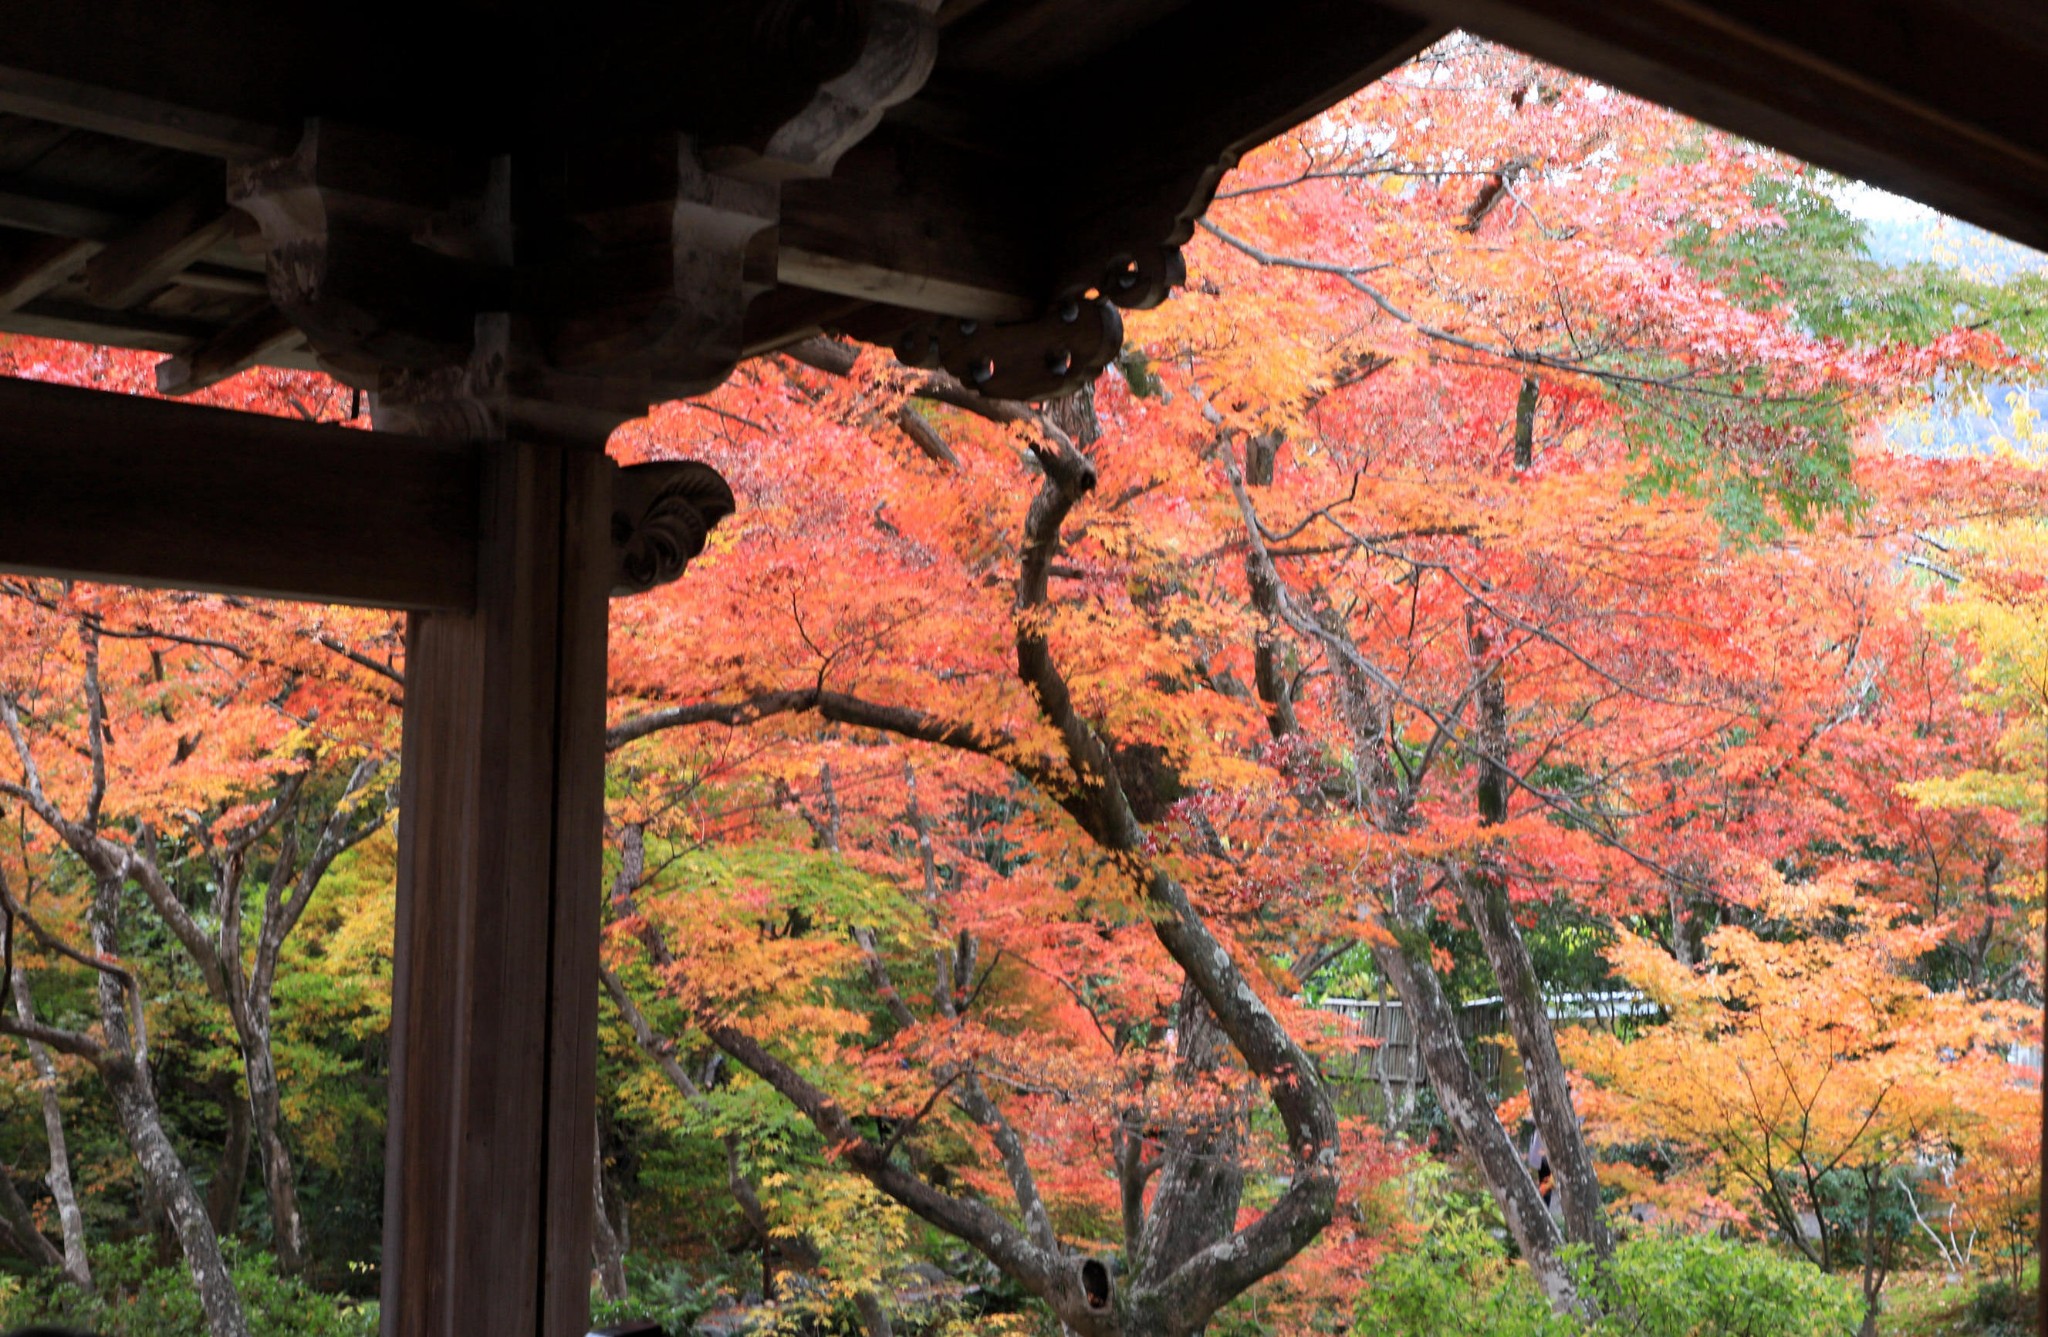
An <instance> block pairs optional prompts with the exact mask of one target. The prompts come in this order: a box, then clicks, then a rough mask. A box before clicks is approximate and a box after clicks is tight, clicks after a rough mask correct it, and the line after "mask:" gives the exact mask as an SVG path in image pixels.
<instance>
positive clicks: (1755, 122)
mask: <svg viewBox="0 0 2048 1337" xmlns="http://www.w3.org/2000/svg"><path fill="white" fill-rule="evenodd" d="M1395 3H1398V4H1399V5H1401V7H1403V8H1405V9H1409V10H1412V11H1415V12H1417V13H1421V14H1425V15H1427V16H1428V17H1430V18H1433V19H1436V20H1438V21H1439V22H1445V23H1452V24H1456V25H1457V26H1459V27H1461V28H1466V29H1468V30H1470V31H1472V32H1476V33H1480V34H1482V35H1484V36H1486V37H1490V38H1492V39H1493V40H1495V41H1498V42H1504V43H1506V44H1508V45H1510V46H1513V47H1516V48H1518V49H1520V50H1523V51H1526V52H1528V53H1529V54H1530V55H1532V56H1536V57H1537V58H1539V59H1542V60H1547V61H1550V62H1552V63H1554V64H1557V65H1562V66H1565V67H1566V68H1568V69H1572V70H1576V71H1578V72H1579V73H1581V74H1585V75H1589V76H1591V77H1593V78H1595V79H1599V80H1601V81H1603V82H1605V83H1609V84H1612V85H1613V86H1614V87H1616V88H1620V89H1623V90H1624V91H1626V92H1630V93H1634V94H1635V95H1636V96H1638V97H1642V98H1647V99H1649V100H1651V101H1654V102H1661V103H1664V104H1665V105H1667V106H1670V107H1674V108H1676V109H1677V110H1679V111H1682V112H1684V113H1686V114H1687V115H1689V116H1696V117H1698V118H1699V119H1701V120H1703V121H1706V122H1708V123H1710V124H1713V125H1717V126H1720V127H1721V128H1722V129H1724V130H1731V131H1734V132H1735V133H1737V134H1740V135H1743V136H1745V137H1747V138H1750V139H1754V140H1757V141H1758V142H1760V143H1764V144H1769V145H1771V146H1772V147H1773V148H1777V149H1782V150H1784V151H1785V152H1787V153H1792V154H1796V155H1798V156H1799V157H1802V158H1805V159H1807V160H1808V161H1810V162H1814V163H1817V164H1819V165H1820V166H1822V167H1826V168H1828V169H1830V170H1832V171H1836V172H1841V173H1844V174H1845V175H1848V176H1851V177H1855V178H1858V179H1860V180H1864V181H1869V182H1872V183H1874V184H1876V185H1879V186H1883V187H1884V188H1885V189H1887V190H1891V191H1896V192H1897V193H1899V194H1901V195H1908V196H1911V197H1912V198H1914V199H1918V200H1921V201H1923V202H1925V203H1927V204H1930V205H1933V206H1934V207H1935V208H1937V209H1941V210H1943V211H1945V212H1947V213H1950V214H1954V215H1955V216H1957V217H1959V218H1962V219H1965V220H1966V221H1968V222H1972V223H1975V224H1977V225H1978V226H1980V227H1986V228H1990V229H1992V230H1993V231H1995V232H2000V233H2003V234H2004V235H2006V236H2008V237H2011V238H2013V239H2014V240H2016V241H2020V242H2024V243H2026V244H2027V245H2030V246H2036V247H2044V246H2048V138H2044V136H2043V135H2042V132H2041V110H2040V107H2041V93H2040V82H2041V70H2042V69H2043V67H2044V66H2048V15H2044V12H2043V10H2042V9H2041V7H2040V5H2039V4H2038V3H2036V0H1800V3H1797V4H1786V3H1783V0H1629V3H1627V4H1614V3H1611V0H1395Z"/></svg>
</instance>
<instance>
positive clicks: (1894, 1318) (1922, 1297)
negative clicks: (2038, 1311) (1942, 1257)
mask: <svg viewBox="0 0 2048 1337" xmlns="http://www.w3.org/2000/svg"><path fill="white" fill-rule="evenodd" d="M2036 1297H2037V1292H2033V1291H2029V1292H2027V1293H2026V1294H2024V1295H2022V1296H2021V1297H2019V1302H2018V1304H2016V1305H2013V1304H2010V1303H2008V1304H1999V1303H1996V1302H1995V1301H1988V1299H1987V1296H1986V1290H1985V1288H1984V1287H1983V1286H1982V1285H1981V1284H1978V1283H1975V1282H1970V1281H1952V1280H1950V1279H1949V1278H1948V1277H1947V1276H1946V1275H1944V1274H1943V1273H1940V1272H1906V1273H1901V1274H1900V1275H1898V1276H1896V1277H1894V1278H1892V1280H1891V1282H1890V1283H1889V1284H1888V1285H1886V1287H1885V1312H1884V1316H1883V1320H1882V1322H1880V1324H1879V1325H1878V1331H1879V1332H1880V1333H1882V1334H1883V1337H2028V1334H2030V1333H2032V1332H2033V1331H2034V1323H2035V1319H2034V1317H2033V1316H2034V1310H2035V1306H2036V1304H2037V1303H2038V1300H2037V1298H2036ZM2001 1311H2002V1312H2001Z"/></svg>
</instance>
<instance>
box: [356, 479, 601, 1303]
mask: <svg viewBox="0 0 2048 1337" xmlns="http://www.w3.org/2000/svg"><path fill="white" fill-rule="evenodd" d="M482 454H483V464H482V473H483V479H482V487H481V494H482V502H481V504H482V511H483V515H482V523H481V536H480V543H479V550H480V556H479V563H478V572H477V604H476V608H475V609H474V610H473V611H469V612H420V613H414V614H413V615H412V618H411V622H410V624H409V628H408V632H407V649H406V656H407V672H406V700H405V739H404V751H403V771H402V778H401V781H400V789H399V804H400V818H399V871H398V923H397V934H396V947H395V964H394V967H393V1017H392V1053H391V1101H390V1116H389V1117H390V1127H389V1134H388V1139H389V1140H388V1152H387V1154H388V1163H387V1167H386V1181H385V1183H386V1187H385V1200H384V1201H385V1223H384V1258H383V1325H384V1327H383V1331H384V1334H385V1337H472V1335H474V1334H490V1337H582V1334H583V1333H584V1332H585V1330H586V1327H587V1324H588V1317H589V1288H590V1234H591V1219H590V1213H591V1185H590V1176H591V1155H592V1138H593V1136H594V1134H593V1126H592V1120H591V1109H592V1106H593V1102H594V1101H595V1098H596V1092H595V1085H596V1045H597V989H596V984H595V981H596V970H597V945H598V931H599V916H600V884H601V873H600V870H601V857H602V822H603V778H604V776H603V771H604V742H603V740H604V688H605V609H606V598H607V594H608V591H609V588H610V585H611V581H612V574H613V570H614V555H613V547H612V542H611V536H610V522H611V495H612V478H613V475H614V473H615V472H616V471H615V469H614V468H613V466H612V464H611V462H610V461H609V460H607V459H606V458H605V456H604V455H603V453H602V452H601V451H596V450H590V449H577V448H574V447H571V446H563V445H554V444H550V445H541V444H529V443H526V442H519V441H514V442H510V443H494V444H491V445H487V446H485V447H483V448H482Z"/></svg>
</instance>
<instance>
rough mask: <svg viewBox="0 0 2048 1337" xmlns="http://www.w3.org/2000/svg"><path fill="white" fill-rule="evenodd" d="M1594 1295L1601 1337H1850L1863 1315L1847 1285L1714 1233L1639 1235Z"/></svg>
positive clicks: (1766, 1250)
mask: <svg viewBox="0 0 2048 1337" xmlns="http://www.w3.org/2000/svg"><path fill="white" fill-rule="evenodd" d="M1591 1290H1592V1292H1593V1294H1594V1295H1595V1296H1596V1297H1597V1299H1598V1301H1599V1304H1600V1307H1601V1310H1602V1317H1601V1320H1600V1322H1599V1323H1598V1324H1597V1325H1595V1327H1594V1329H1593V1331H1594V1332H1595V1333H1596V1334H1598V1337H1610V1334H1611V1335H1612V1337H1837V1335H1838V1334H1839V1335H1841V1337H1847V1334H1850V1333H1854V1332H1855V1331H1856V1329H1857V1326H1858V1324H1859V1323H1860V1322H1861V1319H1862V1315H1863V1302H1862V1298H1861V1297H1860V1296H1859V1295H1858V1294H1857V1291H1856V1288H1855V1286H1854V1285H1852V1284H1851V1283H1850V1282H1849V1281H1848V1280H1847V1279H1845V1278H1842V1277H1831V1276H1828V1275H1826V1274H1825V1273H1823V1272H1821V1271H1820V1270H1819V1269H1818V1268H1815V1267H1814V1266H1813V1265H1811V1264H1810V1263H1806V1262H1803V1261H1800V1260H1798V1259H1792V1258H1787V1257H1785V1256H1784V1255H1783V1254H1780V1253H1778V1252H1777V1251H1775V1250H1773V1249H1771V1248H1769V1247H1768V1246H1766V1245H1762V1244H1745V1243H1739V1242H1737V1241H1735V1240H1725V1239H1717V1238H1715V1237H1714V1236H1711V1235H1665V1234H1648V1235H1639V1236H1637V1237H1636V1238H1634V1239H1632V1240H1629V1241H1628V1242H1626V1243H1625V1244H1623V1245H1622V1246H1621V1247H1620V1248H1618V1249H1616V1250H1615V1252H1614V1262H1613V1264H1612V1265H1611V1266H1610V1267H1609V1268H1608V1270H1607V1272H1606V1274H1605V1275H1604V1276H1602V1277H1600V1278H1598V1279H1597V1280H1596V1281H1595V1282H1594V1283H1593V1285H1592V1287H1591Z"/></svg>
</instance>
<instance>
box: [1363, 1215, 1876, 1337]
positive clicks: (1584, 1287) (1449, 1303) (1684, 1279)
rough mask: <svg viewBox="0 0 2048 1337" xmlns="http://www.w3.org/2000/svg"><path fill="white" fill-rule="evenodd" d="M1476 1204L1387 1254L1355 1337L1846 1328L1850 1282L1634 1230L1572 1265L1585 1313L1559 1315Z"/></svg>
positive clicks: (1717, 1245) (1836, 1335) (1853, 1318)
mask: <svg viewBox="0 0 2048 1337" xmlns="http://www.w3.org/2000/svg"><path fill="white" fill-rule="evenodd" d="M1484 1221H1485V1217H1484V1214H1483V1213H1482V1212H1481V1211H1480V1210H1479V1209H1478V1208H1477V1207H1469V1206H1468V1207H1462V1208H1461V1207H1459V1206H1457V1205H1455V1204H1451V1205H1443V1206H1439V1207H1437V1208H1436V1209H1434V1210H1433V1211H1432V1212H1431V1213H1430V1216H1429V1219H1428V1221H1427V1224H1426V1233H1425V1234H1424V1236H1423V1237H1422V1239H1421V1240H1420V1241H1419V1242H1418V1243H1417V1244H1416V1245H1415V1246H1413V1247H1412V1248H1409V1249H1406V1250H1404V1251H1402V1252H1401V1253H1398V1254H1396V1255H1394V1256H1392V1257H1390V1258H1388V1259H1387V1260H1386V1261H1385V1262H1383V1263H1382V1264H1381V1265H1380V1266H1379V1267H1378V1268H1377V1269H1376V1270H1375V1271H1374V1273H1373V1275H1372V1278H1371V1280H1370V1281H1369V1282H1368V1284H1367V1289H1366V1293H1365V1295H1364V1297H1363V1298H1362V1299H1361V1300H1360V1301H1359V1304H1358V1309H1357V1314H1356V1322H1355V1324H1354V1325H1353V1328H1352V1331H1353V1333H1354V1334H1355V1337H1437V1335H1438V1334H1441V1333H1458V1334H1460V1335H1461V1337H1850V1334H1853V1333H1855V1331H1856V1330H1857V1325H1858V1322H1859V1320H1860V1318H1861V1315H1862V1304H1861V1300H1860V1298H1859V1297H1858V1295H1857V1293H1856V1290H1855V1287H1854V1286H1853V1285H1851V1284H1850V1283H1849V1282H1847V1281H1846V1280H1844V1279H1842V1278H1840V1277H1830V1276H1826V1275H1824V1274H1823V1273H1821V1272H1820V1271H1818V1270H1817V1269H1815V1268H1814V1267H1812V1266H1811V1265H1809V1264H1807V1263H1804V1262H1800V1261H1797V1260H1794V1259H1789V1258H1786V1257H1784V1256H1782V1255H1780V1254H1778V1253H1776V1252H1775V1251H1773V1250H1772V1249H1770V1248H1768V1247H1766V1246H1763V1245H1758V1244H1743V1243H1738V1242H1736V1241H1733V1240H1723V1239H1717V1238H1714V1237H1712V1236H1703V1235H1667V1234H1645V1235H1639V1236H1637V1237H1636V1238H1634V1239H1631V1240H1629V1241H1627V1242H1625V1243H1623V1244H1622V1245H1621V1246H1620V1247H1619V1248H1618V1249H1617V1250H1616V1251H1615V1254H1614V1259H1613V1261H1612V1263H1611V1264H1610V1265H1609V1266H1608V1267H1607V1268H1606V1269H1604V1270H1602V1271H1598V1272H1596V1271H1595V1270H1594V1269H1592V1268H1591V1267H1590V1266H1588V1265H1586V1263H1585V1260H1584V1259H1583V1258H1581V1259H1579V1260H1578V1261H1577V1263H1576V1264H1575V1266H1576V1270H1577V1273H1578V1276H1579V1285H1580V1291H1581V1294H1582V1295H1584V1296H1585V1297H1586V1298H1587V1299H1588V1300H1589V1301H1591V1302H1592V1305H1593V1306H1594V1307H1595V1309H1596V1310H1597V1317H1595V1318H1593V1319H1591V1320H1590V1321H1589V1320H1587V1319H1583V1318H1577V1317H1571V1316H1567V1315H1563V1314H1559V1313H1558V1312H1557V1311H1556V1310H1555V1309H1553V1308H1552V1307H1551V1306H1550V1304H1549V1302H1548V1301H1546V1300H1545V1299H1544V1297H1543V1294H1542V1292H1541V1291H1539V1290H1538V1289H1537V1287H1536V1284H1535V1282H1534V1281H1533V1280H1532V1279H1531V1277H1530V1275H1529V1271H1528V1269H1527V1268H1526V1267H1523V1266H1522V1265H1521V1264H1519V1263H1516V1262H1512V1261H1510V1260H1509V1258H1508V1253H1507V1249H1506V1246H1505V1245H1503V1244H1502V1243H1501V1242H1500V1241H1499V1240H1498V1239H1496V1238H1495V1236H1494V1234H1493V1233H1492V1232H1491V1231H1489V1230H1488V1229H1486V1227H1485V1224H1484Z"/></svg>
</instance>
